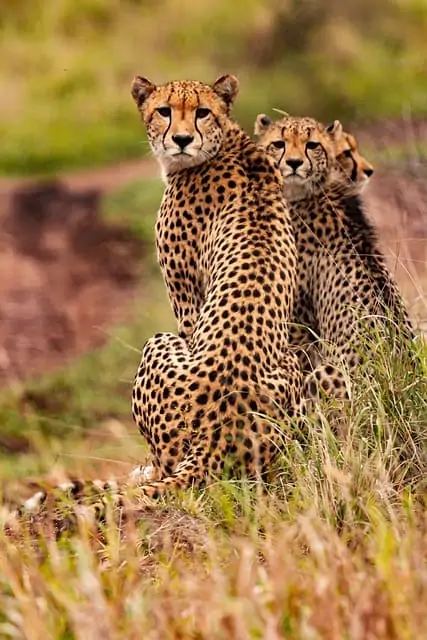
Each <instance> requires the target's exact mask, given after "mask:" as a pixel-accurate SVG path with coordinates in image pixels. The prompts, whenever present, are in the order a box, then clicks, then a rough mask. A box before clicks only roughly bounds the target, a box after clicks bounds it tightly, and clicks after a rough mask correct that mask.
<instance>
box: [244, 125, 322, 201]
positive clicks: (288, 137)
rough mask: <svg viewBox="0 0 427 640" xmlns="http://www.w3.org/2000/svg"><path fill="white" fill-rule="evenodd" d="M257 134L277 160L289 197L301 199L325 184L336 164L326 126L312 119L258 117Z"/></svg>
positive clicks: (286, 193) (260, 141)
mask: <svg viewBox="0 0 427 640" xmlns="http://www.w3.org/2000/svg"><path fill="white" fill-rule="evenodd" d="M255 134H256V135H258V137H259V143H260V145H261V146H262V147H264V148H265V149H266V151H267V153H269V154H270V155H271V156H272V157H273V158H274V160H275V162H276V164H277V165H278V167H279V169H280V171H281V172H282V175H283V178H284V192H285V196H286V198H287V199H289V200H298V199H300V198H303V197H304V196H305V195H307V194H308V193H311V192H313V191H315V190H316V189H318V188H319V186H322V185H323V184H324V183H325V181H326V179H327V177H328V175H329V173H330V171H331V168H332V166H333V165H334V154H333V145H332V141H331V138H330V135H329V134H328V133H327V132H326V130H325V127H324V126H323V125H322V124H320V123H319V122H316V120H313V119H312V118H291V117H285V118H282V119H281V120H278V121H277V122H272V121H271V120H270V118H269V117H268V116H266V115H264V114H260V115H259V116H258V117H257V120H256V123H255Z"/></svg>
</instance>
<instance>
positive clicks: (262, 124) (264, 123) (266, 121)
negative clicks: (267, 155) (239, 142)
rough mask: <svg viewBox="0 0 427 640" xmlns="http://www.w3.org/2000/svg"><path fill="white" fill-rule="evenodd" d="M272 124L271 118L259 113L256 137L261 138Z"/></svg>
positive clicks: (255, 128) (256, 121)
mask: <svg viewBox="0 0 427 640" xmlns="http://www.w3.org/2000/svg"><path fill="white" fill-rule="evenodd" d="M271 123H272V120H271V118H269V117H268V116H266V115H265V113H259V114H258V115H257V117H256V120H255V126H254V133H255V135H256V136H260V135H261V134H262V133H264V131H266V130H267V129H268V127H269V126H270V124H271Z"/></svg>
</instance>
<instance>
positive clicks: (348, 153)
mask: <svg viewBox="0 0 427 640" xmlns="http://www.w3.org/2000/svg"><path fill="white" fill-rule="evenodd" d="M343 155H344V156H345V157H346V158H351V149H346V150H345V151H344V152H343Z"/></svg>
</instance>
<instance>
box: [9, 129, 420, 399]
mask: <svg viewBox="0 0 427 640" xmlns="http://www.w3.org/2000/svg"><path fill="white" fill-rule="evenodd" d="M411 131H413V132H414V136H415V137H417V139H420V136H421V138H423V139H425V138H426V135H427V125H425V124H419V125H417V129H416V130H415V129H414V127H412V129H411ZM398 132H399V128H398V127H397V128H396V127H394V128H393V127H392V126H391V125H390V126H388V127H383V128H380V129H377V131H376V132H375V140H376V142H377V141H378V144H379V145H380V146H381V145H384V146H385V145H386V141H387V140H392V141H393V143H394V142H395V141H396V140H398ZM373 134H374V132H373V131H370V130H366V131H365V132H363V133H362V135H361V140H364V141H369V140H370V139H371V138H372V136H373ZM404 135H407V134H405V133H404ZM406 139H407V138H406ZM362 150H363V149H362ZM410 169H411V167H410ZM421 169H423V170H422V171H420V172H417V171H413V170H406V168H405V171H404V172H402V171H400V170H399V171H396V170H395V169H394V170H387V171H385V170H381V169H379V170H378V171H377V172H376V175H375V176H374V178H373V179H372V182H371V184H370V186H369V187H368V188H367V190H366V196H365V197H366V202H367V208H368V211H369V213H370V215H371V217H372V219H373V220H374V222H375V223H376V225H377V227H378V231H379V236H380V238H381V241H382V244H383V248H384V250H385V252H386V255H387V257H388V260H389V264H390V266H391V268H392V269H393V271H394V272H395V273H396V275H397V278H398V280H399V282H400V284H401V286H402V288H403V290H404V293H405V294H406V297H407V299H409V301H410V303H411V305H412V306H411V308H413V310H414V312H415V310H416V311H417V312H418V313H420V309H421V315H422V313H423V311H422V310H424V312H426V309H427V307H426V306H425V304H424V302H423V282H424V284H426V283H427V278H426V265H427V183H426V181H425V176H426V175H427V172H426V171H425V167H424V168H421ZM156 175H158V171H157V167H156V164H155V163H154V161H151V160H145V161H138V162H131V163H125V164H121V165H119V166H117V167H110V168H106V169H101V170H96V171H90V172H82V173H77V174H73V175H70V176H66V177H64V178H61V180H54V181H50V182H43V183H41V182H34V181H31V180H24V181H20V180H0V274H1V279H0V385H2V386H3V385H9V384H12V383H13V382H15V381H18V380H21V379H24V378H26V377H28V376H34V375H36V374H39V373H41V372H44V371H47V370H49V369H52V368H56V367H58V366H60V365H62V364H64V362H66V361H67V360H69V359H70V358H72V357H75V356H77V355H79V354H81V353H83V352H84V351H87V350H89V349H92V348H94V347H97V346H99V345H101V344H102V343H103V342H104V341H105V339H106V331H105V329H108V327H111V326H112V325H113V324H114V323H116V322H118V321H121V320H123V319H124V318H125V317H126V314H127V313H128V312H129V303H130V302H131V301H132V299H133V298H134V296H135V294H136V291H137V285H138V280H139V277H140V275H141V273H142V269H143V266H142V264H141V259H142V257H143V254H144V247H143V246H142V244H141V242H140V241H138V240H136V239H135V238H133V237H132V236H131V235H130V233H129V232H128V230H127V229H126V228H124V227H122V226H120V225H114V226H113V225H107V224H106V223H105V222H104V221H103V220H102V219H101V217H100V207H101V200H102V198H103V196H104V195H105V194H106V193H108V192H111V191H112V190H114V189H115V188H117V187H119V186H121V185H123V184H125V183H126V182H128V181H130V180H134V179H136V178H138V177H142V176H143V177H154V176H156ZM424 290H425V289H424ZM426 314H427V312H426Z"/></svg>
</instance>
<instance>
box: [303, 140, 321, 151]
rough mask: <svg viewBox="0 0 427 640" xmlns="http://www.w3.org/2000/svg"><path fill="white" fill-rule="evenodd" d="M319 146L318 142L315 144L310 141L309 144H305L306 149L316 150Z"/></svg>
mask: <svg viewBox="0 0 427 640" xmlns="http://www.w3.org/2000/svg"><path fill="white" fill-rule="evenodd" d="M319 145H320V142H315V141H314V140H310V141H309V142H307V143H306V145H305V148H306V149H317V147H318V146H319Z"/></svg>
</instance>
